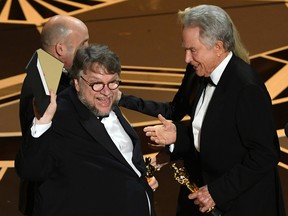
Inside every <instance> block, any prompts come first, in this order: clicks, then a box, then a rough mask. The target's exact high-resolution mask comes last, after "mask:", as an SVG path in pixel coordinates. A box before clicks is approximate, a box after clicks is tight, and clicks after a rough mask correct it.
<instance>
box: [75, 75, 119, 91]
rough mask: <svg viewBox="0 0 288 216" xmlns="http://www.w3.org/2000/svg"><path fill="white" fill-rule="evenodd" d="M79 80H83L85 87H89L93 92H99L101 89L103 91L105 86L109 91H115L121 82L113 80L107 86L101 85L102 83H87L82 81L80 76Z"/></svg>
mask: <svg viewBox="0 0 288 216" xmlns="http://www.w3.org/2000/svg"><path fill="white" fill-rule="evenodd" d="M80 77H81V79H83V80H84V81H85V82H86V84H87V85H89V86H90V87H91V88H92V90H93V91H95V92H99V91H101V90H102V89H104V87H105V85H107V87H108V88H109V89H110V90H115V89H117V88H118V87H119V85H120V83H121V80H114V81H112V82H109V83H107V84H105V83H102V82H95V83H90V82H88V81H87V80H86V79H84V78H83V77H82V76H80Z"/></svg>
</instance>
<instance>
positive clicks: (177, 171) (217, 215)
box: [171, 163, 222, 216]
mask: <svg viewBox="0 0 288 216" xmlns="http://www.w3.org/2000/svg"><path fill="white" fill-rule="evenodd" d="M171 167H172V168H173V169H174V179H175V180H176V181H177V182H178V183H179V184H182V185H185V186H186V187H187V188H188V189H189V190H190V191H191V192H192V193H194V192H196V191H198V189H199V188H198V186H197V185H196V184H195V183H194V182H190V180H189V174H188V173H187V172H186V170H185V167H181V168H178V167H177V166H176V164H175V163H173V164H172V165H171ZM206 214H207V215H211V216H221V215H222V212H221V211H220V210H219V209H217V208H215V207H212V208H210V209H209V210H208V211H207V212H206Z"/></svg>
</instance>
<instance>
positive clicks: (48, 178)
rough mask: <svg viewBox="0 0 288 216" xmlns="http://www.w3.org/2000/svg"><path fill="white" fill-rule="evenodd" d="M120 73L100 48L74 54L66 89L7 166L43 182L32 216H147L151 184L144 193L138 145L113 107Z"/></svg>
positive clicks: (108, 53)
mask: <svg viewBox="0 0 288 216" xmlns="http://www.w3.org/2000/svg"><path fill="white" fill-rule="evenodd" d="M120 72H121V65H120V62H119V59H118V57H117V55H116V54H115V53H113V52H112V51H111V50H109V49H108V47H107V46H103V45H96V44H91V45H89V46H88V47H81V48H80V49H79V50H78V51H77V52H76V55H75V58H74V61H73V66H72V68H71V71H70V75H71V78H72V80H73V86H71V87H69V88H67V89H65V90H64V91H62V92H61V93H60V94H59V95H58V96H57V103H56V96H55V94H54V93H53V92H51V103H50V105H49V106H48V108H47V110H46V112H45V113H44V115H43V117H41V118H40V119H36V118H35V119H34V124H33V125H32V127H31V135H30V136H29V137H27V139H26V142H25V143H24V144H23V145H22V148H21V149H20V152H19V153H18V156H17V159H16V161H15V167H16V170H17V172H18V174H19V176H20V177H21V178H23V179H28V180H41V181H43V183H42V185H41V187H40V188H39V194H38V196H37V198H38V199H37V202H36V203H35V211H34V215H38V216H46V215H47V216H48V215H49V216H51V215H53V216H63V215H71V216H73V215H77V216H78V215H105V216H114V215H125V216H135V215H137V216H154V215H155V211H154V206H153V191H152V189H155V188H156V187H157V186H158V185H157V182H155V184H154V185H150V186H149V185H148V183H147V180H146V177H145V174H146V170H145V163H144V160H143V155H142V152H141V145H140V139H139V137H138V136H137V134H136V132H135V131H134V130H133V128H132V127H131V126H130V124H129V123H128V122H127V121H126V120H125V118H124V117H123V115H122V114H121V111H120V109H119V107H118V106H117V105H116V98H117V94H118V91H119V90H118V87H119V84H120ZM35 114H36V115H35V116H37V113H35ZM52 119H53V120H52Z"/></svg>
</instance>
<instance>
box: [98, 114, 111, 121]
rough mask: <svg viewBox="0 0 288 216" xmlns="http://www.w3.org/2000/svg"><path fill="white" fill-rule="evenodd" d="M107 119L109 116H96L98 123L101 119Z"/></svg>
mask: <svg viewBox="0 0 288 216" xmlns="http://www.w3.org/2000/svg"><path fill="white" fill-rule="evenodd" d="M107 117H109V115H105V116H97V119H99V121H101V120H102V119H103V118H107Z"/></svg>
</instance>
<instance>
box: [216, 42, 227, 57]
mask: <svg viewBox="0 0 288 216" xmlns="http://www.w3.org/2000/svg"><path fill="white" fill-rule="evenodd" d="M214 48H215V49H216V53H217V55H218V56H221V55H222V53H224V52H225V49H224V43H223V42H222V41H219V40H218V41H216V43H215V46H214Z"/></svg>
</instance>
